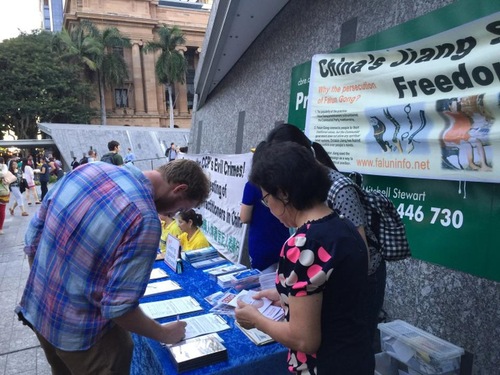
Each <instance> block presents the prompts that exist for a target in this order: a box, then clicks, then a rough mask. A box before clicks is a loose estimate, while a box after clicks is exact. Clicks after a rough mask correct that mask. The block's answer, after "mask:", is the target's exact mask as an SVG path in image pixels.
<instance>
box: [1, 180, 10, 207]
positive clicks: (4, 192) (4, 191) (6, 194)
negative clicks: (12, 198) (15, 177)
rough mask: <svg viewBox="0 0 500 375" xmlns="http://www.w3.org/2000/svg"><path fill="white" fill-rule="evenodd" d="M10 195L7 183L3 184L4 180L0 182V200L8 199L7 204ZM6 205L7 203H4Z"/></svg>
mask: <svg viewBox="0 0 500 375" xmlns="http://www.w3.org/2000/svg"><path fill="white" fill-rule="evenodd" d="M9 195H10V191H9V186H8V185H7V184H6V183H5V182H3V180H1V181H0V198H3V197H7V202H8V201H9ZM1 202H3V200H1ZM4 203H6V202H4Z"/></svg>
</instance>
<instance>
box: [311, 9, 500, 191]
mask: <svg viewBox="0 0 500 375" xmlns="http://www.w3.org/2000/svg"><path fill="white" fill-rule="evenodd" d="M499 30H500V13H496V14H492V15H490V16H487V17H484V18H481V19H478V20H475V21H473V22H470V23H468V24H464V25H461V26H459V27H456V28H454V29H451V30H448V31H445V32H442V33H440V34H436V35H433V36H431V37H428V38H425V39H421V40H418V41H415V42H412V43H409V44H407V45H404V46H399V47H396V48H391V49H386V50H378V51H368V52H356V53H332V54H324V55H315V56H314V58H313V60H312V64H311V80H310V85H309V99H308V100H309V101H308V107H307V116H306V129H305V131H306V134H307V135H308V136H309V138H310V139H312V140H314V141H317V142H319V143H320V144H321V145H323V147H325V149H326V150H327V151H328V153H329V155H330V156H331V158H332V160H333V161H334V163H335V165H336V166H337V167H338V168H339V170H341V171H343V172H350V171H353V170H355V171H358V172H361V173H366V174H375V175H387V176H402V177H414V178H429V179H447V180H458V181H462V180H464V179H466V180H471V181H483V182H500V172H499V171H500V169H499V168H498V165H499V164H500V153H499V152H498V146H499V144H500V123H499V118H500V106H499V98H500V58H499V56H500V52H499V46H500V44H499V43H500V31H499ZM494 150H497V151H494Z"/></svg>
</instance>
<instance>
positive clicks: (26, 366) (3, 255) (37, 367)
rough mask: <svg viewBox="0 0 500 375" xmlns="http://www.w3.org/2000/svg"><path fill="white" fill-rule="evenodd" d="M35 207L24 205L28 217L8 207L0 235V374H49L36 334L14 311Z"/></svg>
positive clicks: (25, 272)
mask: <svg viewBox="0 0 500 375" xmlns="http://www.w3.org/2000/svg"><path fill="white" fill-rule="evenodd" d="M11 204H12V199H11V203H9V206H10V205H11ZM38 207H40V206H34V205H32V206H26V209H27V211H28V213H29V216H21V211H20V210H19V208H17V210H16V212H15V215H14V216H11V215H10V213H9V210H8V209H7V210H6V215H7V216H6V219H5V223H4V228H3V229H4V234H3V235H0V317H1V319H0V375H14V374H16V375H17V374H23V375H50V373H51V372H50V367H49V365H48V363H47V361H46V359H45V355H44V354H43V351H42V349H41V348H40V344H39V343H38V340H37V339H36V336H35V334H34V333H33V331H31V330H30V329H29V328H28V327H26V326H23V325H22V323H21V322H20V321H18V319H17V316H16V315H15V314H14V308H15V307H16V305H17V303H18V302H19V300H20V299H21V295H22V292H23V289H24V285H25V283H26V279H27V277H28V271H29V266H28V258H27V257H26V256H25V255H24V252H23V244H24V232H25V230H26V228H27V226H28V223H29V221H30V220H31V217H32V216H33V214H34V213H35V212H36V210H37V209H38Z"/></svg>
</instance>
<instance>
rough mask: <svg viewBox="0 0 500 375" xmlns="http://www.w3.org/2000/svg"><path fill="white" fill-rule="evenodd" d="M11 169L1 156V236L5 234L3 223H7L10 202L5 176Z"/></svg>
mask: <svg viewBox="0 0 500 375" xmlns="http://www.w3.org/2000/svg"><path fill="white" fill-rule="evenodd" d="M8 170H9V169H8V168H7V165H6V164H5V159H4V158H3V157H1V156H0V193H1V194H0V234H3V223H4V222H5V209H6V208H7V204H8V203H9V200H10V192H9V186H8V184H7V182H6V181H5V180H4V176H5V174H6V173H7V171H8Z"/></svg>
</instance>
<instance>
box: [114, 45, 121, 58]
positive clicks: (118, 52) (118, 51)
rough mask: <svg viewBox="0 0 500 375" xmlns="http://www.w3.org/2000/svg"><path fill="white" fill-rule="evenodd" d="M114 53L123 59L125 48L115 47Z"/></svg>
mask: <svg viewBox="0 0 500 375" xmlns="http://www.w3.org/2000/svg"><path fill="white" fill-rule="evenodd" d="M113 53H115V54H117V55H118V56H121V57H123V47H113Z"/></svg>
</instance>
